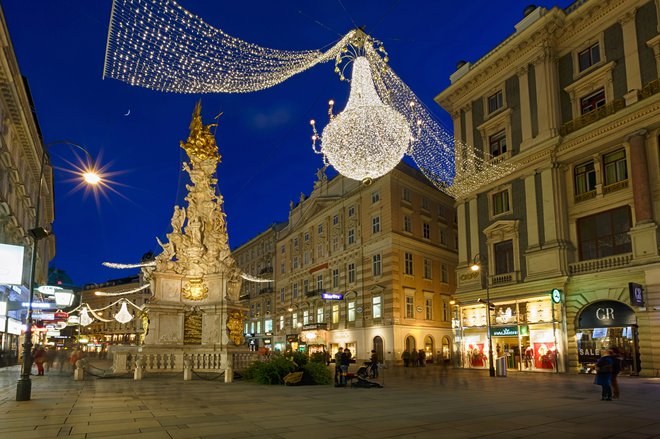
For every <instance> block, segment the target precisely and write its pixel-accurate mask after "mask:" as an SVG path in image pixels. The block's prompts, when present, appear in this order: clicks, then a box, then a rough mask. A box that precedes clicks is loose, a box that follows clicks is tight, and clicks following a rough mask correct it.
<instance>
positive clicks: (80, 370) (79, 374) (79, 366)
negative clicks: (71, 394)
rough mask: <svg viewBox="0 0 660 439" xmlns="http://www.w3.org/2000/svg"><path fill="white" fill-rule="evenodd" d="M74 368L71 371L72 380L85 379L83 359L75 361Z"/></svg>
mask: <svg viewBox="0 0 660 439" xmlns="http://www.w3.org/2000/svg"><path fill="white" fill-rule="evenodd" d="M75 368H76V369H75V370H74V371H73V380H74V381H83V380H84V379H85V360H78V361H76V365H75Z"/></svg>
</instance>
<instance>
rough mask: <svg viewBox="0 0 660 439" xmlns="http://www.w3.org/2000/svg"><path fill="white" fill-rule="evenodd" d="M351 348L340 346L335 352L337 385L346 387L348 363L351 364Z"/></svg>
mask: <svg viewBox="0 0 660 439" xmlns="http://www.w3.org/2000/svg"><path fill="white" fill-rule="evenodd" d="M351 356H352V354H351V350H350V349H348V348H346V349H344V348H339V349H338V350H337V353H336V354H335V386H337V387H346V375H347V374H348V365H349V364H351Z"/></svg>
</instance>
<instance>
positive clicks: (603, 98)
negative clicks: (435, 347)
mask: <svg viewBox="0 0 660 439" xmlns="http://www.w3.org/2000/svg"><path fill="white" fill-rule="evenodd" d="M659 16H660V2H658V1H657V0H655V1H654V0H627V1H621V0H619V1H609V0H587V1H577V2H575V3H574V4H572V5H571V6H569V7H568V8H566V9H563V10H562V9H559V8H553V9H551V10H546V9H544V8H541V7H538V8H534V7H530V8H527V9H526V10H525V16H524V18H523V20H522V21H520V22H519V23H518V24H516V26H515V29H516V30H515V32H514V33H513V34H512V35H511V36H510V37H508V38H507V39H506V40H504V41H503V42H501V43H500V44H499V45H498V46H497V47H496V48H495V49H493V50H492V51H491V52H489V53H488V54H486V55H485V56H484V57H482V58H481V59H480V60H478V61H477V62H475V63H474V64H471V63H460V64H459V66H458V69H457V71H456V72H455V73H454V74H453V75H452V76H451V77H450V80H451V85H450V86H449V87H447V88H446V89H445V90H444V91H442V92H441V93H440V94H439V95H438V96H437V97H436V102H437V103H438V104H439V105H441V106H442V107H443V108H444V109H445V110H447V111H448V112H449V113H450V114H451V116H452V118H453V121H454V133H455V134H454V135H455V138H456V140H458V141H461V142H463V143H464V144H466V145H469V146H468V148H474V151H475V153H476V154H478V155H480V156H484V157H488V158H490V159H492V160H494V161H501V160H506V161H507V162H509V163H512V164H514V165H515V166H516V167H517V170H516V171H514V172H513V173H512V174H510V175H509V176H507V177H504V178H501V179H500V180H498V181H495V182H494V183H492V184H489V185H487V186H481V187H479V188H477V189H476V190H474V191H473V192H472V193H471V194H469V195H468V196H465V197H463V198H461V199H459V200H457V204H456V206H457V210H458V230H459V237H460V240H459V246H458V269H457V293H456V300H457V304H456V308H455V310H454V311H455V315H454V326H455V332H456V334H457V335H458V337H457V343H456V345H455V350H456V351H457V352H458V353H459V356H460V360H461V364H462V365H463V366H465V367H487V365H488V358H487V347H486V345H487V343H488V337H487V326H488V322H487V320H488V319H487V318H486V306H485V305H484V304H483V303H478V302H477V299H484V298H485V297H487V296H490V299H491V305H492V306H491V307H492V308H493V311H492V312H491V315H490V320H491V325H490V334H491V336H492V343H493V346H494V347H493V350H494V354H493V355H494V356H505V355H506V356H507V358H508V362H509V366H510V367H514V368H516V369H521V370H540V371H555V370H558V371H571V372H577V371H589V370H590V369H591V368H592V367H593V364H594V362H595V360H596V358H597V357H598V356H599V355H600V354H601V353H602V351H603V349H605V348H608V347H616V348H618V349H619V350H620V352H621V353H622V355H623V356H624V358H625V361H624V365H625V367H626V369H627V370H628V371H630V372H631V373H637V372H639V373H640V374H642V375H657V374H658V373H659V372H660V350H659V346H660V325H659V322H660V259H659V257H658V230H657V222H658V212H659V209H660V169H659V165H660V161H659V156H658V143H659V138H660V111H659V110H660V93H659V92H660V82H659V81H658V76H659V72H660V35H659V34H658V31H659V29H660V20H659ZM456 154H457V163H458V166H461V167H463V168H465V169H467V170H468V171H469V167H470V166H471V164H470V163H469V161H467V160H463V161H461V157H462V154H463V152H462V150H461V149H460V148H459V149H457V152H456ZM473 262H481V268H482V269H483V271H484V272H485V276H484V278H485V283H484V284H482V280H483V279H482V276H481V275H480V272H479V271H472V270H471V269H470V266H471V265H472V264H473ZM484 285H485V286H486V288H484ZM554 289H556V290H558V291H555V293H554V294H552V293H551V292H552V291H553V290H554ZM553 299H554V300H553Z"/></svg>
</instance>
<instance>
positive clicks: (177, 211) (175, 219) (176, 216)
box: [172, 206, 186, 233]
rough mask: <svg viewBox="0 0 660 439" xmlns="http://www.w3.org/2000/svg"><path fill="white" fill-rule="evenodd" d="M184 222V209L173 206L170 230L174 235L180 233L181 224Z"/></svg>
mask: <svg viewBox="0 0 660 439" xmlns="http://www.w3.org/2000/svg"><path fill="white" fill-rule="evenodd" d="M185 220H186V208H185V207H179V206H174V213H173V214H172V230H173V231H174V232H175V233H181V228H182V227H183V222H184V221H185Z"/></svg>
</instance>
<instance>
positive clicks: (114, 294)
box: [94, 284, 151, 296]
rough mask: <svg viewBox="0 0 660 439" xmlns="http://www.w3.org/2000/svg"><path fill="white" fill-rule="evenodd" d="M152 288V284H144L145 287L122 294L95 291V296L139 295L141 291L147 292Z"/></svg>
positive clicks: (122, 292) (121, 292)
mask: <svg viewBox="0 0 660 439" xmlns="http://www.w3.org/2000/svg"><path fill="white" fill-rule="evenodd" d="M150 286H151V285H150V284H144V285H141V286H139V287H137V288H133V289H132V290H126V291H120V292H117V293H108V292H105V291H95V292H94V295H95V296H126V295H128V294H133V293H138V292H140V291H143V290H146V289H147V288H149V287H150Z"/></svg>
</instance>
